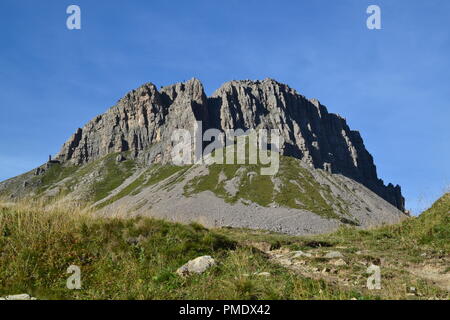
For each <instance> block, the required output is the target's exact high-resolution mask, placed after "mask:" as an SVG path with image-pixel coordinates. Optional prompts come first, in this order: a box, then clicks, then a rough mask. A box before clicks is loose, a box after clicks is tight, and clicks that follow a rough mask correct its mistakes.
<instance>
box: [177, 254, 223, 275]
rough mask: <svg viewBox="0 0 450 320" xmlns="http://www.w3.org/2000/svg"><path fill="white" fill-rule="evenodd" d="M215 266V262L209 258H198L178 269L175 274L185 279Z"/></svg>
mask: <svg viewBox="0 0 450 320" xmlns="http://www.w3.org/2000/svg"><path fill="white" fill-rule="evenodd" d="M215 264H216V261H215V260H214V259H213V258H212V257H210V256H203V257H198V258H196V259H194V260H191V261H189V262H188V263H186V264H185V265H183V266H182V267H180V268H179V269H178V270H177V274H178V275H180V276H182V277H187V276H190V275H193V274H201V273H203V272H205V271H206V270H207V269H209V268H210V267H212V266H214V265H215Z"/></svg>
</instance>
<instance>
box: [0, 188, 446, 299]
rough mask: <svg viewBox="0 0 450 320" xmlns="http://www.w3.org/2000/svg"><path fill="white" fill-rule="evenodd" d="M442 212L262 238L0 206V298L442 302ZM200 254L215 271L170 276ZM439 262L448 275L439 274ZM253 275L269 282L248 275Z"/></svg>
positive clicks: (72, 210) (74, 211)
mask: <svg viewBox="0 0 450 320" xmlns="http://www.w3.org/2000/svg"><path fill="white" fill-rule="evenodd" d="M449 210H450V194H447V195H445V196H444V197H443V198H442V199H440V200H439V201H438V202H437V203H436V204H435V205H434V206H433V207H432V208H431V209H430V210H428V211H427V212H426V213H424V214H423V215H421V217H419V218H413V219H410V220H408V221H406V222H405V223H403V224H400V225H397V226H391V227H384V228H380V229H376V230H371V231H361V230H357V229H354V228H345V229H342V230H340V231H338V232H336V233H333V234H330V235H322V236H315V237H308V238H305V237H303V238H300V237H291V236H286V235H278V234H272V233H268V232H263V231H251V230H236V229H216V230H207V229H205V228H203V227H201V226H199V225H196V224H192V225H180V224H174V223H168V222H163V221H158V220H153V219H147V218H137V219H121V218H111V219H104V218H98V217H93V216H92V215H91V214H90V213H89V212H86V211H84V210H82V209H81V208H76V207H69V208H67V207H53V208H51V209H49V208H48V207H47V208H44V207H42V206H39V205H37V204H35V203H33V204H31V203H29V204H26V203H21V204H15V205H6V204H1V202H0V296H3V295H10V294H18V293H28V294H30V295H32V296H35V297H37V298H38V299H449V293H448V291H446V290H445V284H446V283H445V279H447V278H448V277H447V275H448V273H449V272H450V270H449V268H448V266H449V264H448V262H449V261H450V260H449V254H450V241H449V240H450V212H449ZM261 243H263V244H264V245H266V246H270V247H271V250H272V251H271V253H270V254H268V253H267V252H263V251H260V250H257V249H255V247H258V246H260V245H261ZM296 250H302V251H304V252H307V253H310V254H311V257H309V258H299V259H292V261H291V260H290V261H288V263H286V262H283V259H281V258H280V257H287V256H288V255H289V254H291V253H292V252H293V251H296ZM330 250H335V251H339V252H341V253H342V254H343V256H344V258H343V260H344V261H345V265H340V266H334V265H330V263H331V262H330V261H328V260H326V259H324V258H323V255H324V254H325V253H326V252H329V251H330ZM202 255H211V256H212V257H213V258H215V259H216V261H217V262H218V265H217V266H214V267H212V268H211V269H209V270H208V271H207V272H205V273H204V274H201V275H197V276H192V277H189V278H180V277H179V276H177V275H176V273H175V271H176V270H177V269H178V268H179V267H180V266H181V265H183V264H184V263H186V262H187V261H188V260H190V259H193V258H196V257H198V256H202ZM274 257H275V258H274ZM285 260H286V259H285ZM370 264H378V265H380V267H381V268H382V269H381V270H382V289H381V290H368V289H367V288H366V279H367V277H368V275H367V274H366V269H367V266H368V265H370ZM70 265H77V266H79V267H80V268H81V272H82V274H81V280H82V289H81V290H68V289H67V288H66V280H67V278H68V277H69V276H70V275H69V274H67V273H66V272H67V268H68V267H69V266H70ZM445 265H447V269H445V268H444V269H442V266H444V267H445ZM427 270H428V271H427ZM430 270H431V271H430ZM433 270H434V271H433ZM436 270H439V271H436ZM260 272H268V273H270V276H267V277H265V276H259V275H254V274H255V273H260ZM427 272H428V273H427ZM440 276H441V278H442V279H443V281H441V278H440ZM433 277H437V278H433ZM442 284H443V285H444V288H443V286H442Z"/></svg>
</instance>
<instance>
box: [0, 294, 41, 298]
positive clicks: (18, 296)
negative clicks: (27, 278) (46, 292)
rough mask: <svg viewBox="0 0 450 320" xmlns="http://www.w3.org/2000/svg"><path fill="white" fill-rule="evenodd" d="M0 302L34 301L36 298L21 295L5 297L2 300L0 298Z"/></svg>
mask: <svg viewBox="0 0 450 320" xmlns="http://www.w3.org/2000/svg"><path fill="white" fill-rule="evenodd" d="M0 300H36V298H34V297H31V296H30V295H28V294H26V293H23V294H16V295H12V296H6V297H3V298H0Z"/></svg>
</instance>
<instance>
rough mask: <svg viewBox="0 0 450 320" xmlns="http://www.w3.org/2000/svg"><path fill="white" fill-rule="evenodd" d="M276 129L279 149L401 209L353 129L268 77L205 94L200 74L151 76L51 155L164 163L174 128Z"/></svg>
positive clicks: (396, 191) (399, 197) (61, 158)
mask: <svg viewBox="0 0 450 320" xmlns="http://www.w3.org/2000/svg"><path fill="white" fill-rule="evenodd" d="M200 120H201V121H202V122H203V129H204V130H206V129H207V128H217V129H220V130H226V129H244V130H246V129H251V128H253V129H256V128H265V129H279V130H280V132H281V134H282V138H283V144H282V145H281V152H282V154H284V155H287V156H292V157H295V158H298V159H300V160H303V161H304V162H305V163H308V164H309V165H310V166H312V167H314V168H320V169H325V170H327V171H330V172H332V173H339V174H342V175H344V176H347V177H349V178H351V179H353V180H355V181H357V182H359V183H361V184H363V185H364V186H366V187H367V188H369V189H370V190H372V191H373V192H375V193H376V194H378V195H379V196H380V197H381V198H383V199H385V200H386V201H388V202H389V203H391V204H392V205H394V206H395V207H397V208H398V209H400V210H402V211H403V210H404V198H403V197H402V194H401V189H400V187H399V186H395V187H394V186H393V185H392V184H389V185H387V186H386V185H385V184H384V183H383V181H382V180H381V179H379V178H378V176H377V170H376V166H375V164H374V161H373V158H372V156H371V155H370V153H369V152H368V151H367V150H366V148H365V146H364V143H363V140H362V138H361V135H360V133H359V132H358V131H354V130H351V129H350V128H349V127H348V125H347V123H346V120H345V119H344V118H342V117H340V116H339V115H336V114H333V113H329V112H328V111H327V108H326V107H325V106H323V105H322V104H320V102H319V101H317V100H308V99H306V98H305V97H304V96H302V95H300V94H299V93H298V92H297V91H296V90H294V89H292V88H290V87H289V86H287V85H285V84H281V83H278V82H276V81H274V80H272V79H265V80H263V81H249V80H245V81H231V82H228V83H225V84H224V85H223V86H222V87H220V88H219V89H218V90H217V91H216V92H214V94H213V95H212V96H211V97H207V96H206V94H205V92H204V89H203V86H202V84H201V82H200V81H199V80H197V79H192V80H189V81H187V82H185V83H178V84H175V85H171V86H167V87H163V88H161V89H160V90H158V89H157V88H156V86H155V85H153V84H151V83H149V84H145V85H143V86H141V87H140V88H138V89H136V90H133V91H131V92H129V93H128V94H127V95H126V96H125V97H124V98H122V99H121V100H120V101H119V102H118V103H117V105H115V106H113V107H112V108H110V109H109V110H108V111H107V112H106V113H104V114H102V115H99V116H97V117H96V118H95V119H93V120H91V121H90V122H88V123H87V124H86V125H85V126H84V127H83V128H80V129H78V130H77V131H76V132H75V134H74V135H73V136H72V137H71V138H70V139H69V140H68V141H67V142H66V143H65V144H64V146H63V147H62V149H61V151H60V152H59V154H58V155H57V157H56V159H57V160H59V161H61V162H63V163H64V162H71V163H73V164H85V163H89V162H91V161H94V160H97V159H99V158H101V157H103V156H105V155H107V154H110V153H114V152H125V151H130V152H131V154H132V156H133V157H134V158H136V159H141V160H143V161H145V162H146V163H155V162H158V163H167V162H169V161H170V158H171V155H170V151H171V148H172V142H171V139H170V138H171V134H172V132H173V130H174V129H177V128H185V129H188V130H192V128H193V126H194V123H195V121H200Z"/></svg>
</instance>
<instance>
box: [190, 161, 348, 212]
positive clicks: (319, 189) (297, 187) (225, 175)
mask: <svg viewBox="0 0 450 320" xmlns="http://www.w3.org/2000/svg"><path fill="white" fill-rule="evenodd" d="M262 167H263V166H262V165H260V164H258V165H250V164H246V165H236V164H234V165H221V164H213V165H210V166H208V169H209V174H207V175H204V176H199V177H196V178H194V179H193V180H191V181H190V182H189V183H188V184H187V185H186V187H185V195H186V196H190V195H193V194H197V193H200V192H203V191H212V192H214V193H215V194H216V195H217V196H219V197H221V198H223V199H224V200H225V201H226V202H229V203H236V202H237V201H238V200H248V201H252V202H255V203H257V204H259V205H261V206H264V207H267V206H269V205H271V204H276V205H279V206H283V207H288V208H296V209H304V210H308V211H311V212H314V213H316V214H318V215H320V216H323V217H327V218H339V215H337V214H336V213H335V209H334V208H333V207H332V206H331V203H334V204H335V205H336V206H337V208H338V209H339V208H340V211H341V213H342V214H346V210H345V209H344V208H343V207H344V205H345V203H344V201H343V200H341V199H336V198H335V197H334V196H333V194H332V193H331V190H330V189H329V187H328V186H324V185H321V184H319V183H318V182H317V181H316V180H315V179H314V177H313V176H312V175H311V173H310V172H308V170H307V169H305V168H303V167H302V166H301V165H300V163H299V161H298V160H296V159H294V158H290V157H284V156H280V168H279V171H278V173H277V174H276V175H275V176H269V175H261V174H260V172H261V168H262ZM277 181H278V182H279V186H278V187H277V186H276V185H275V183H276V182H277ZM226 184H231V185H234V188H235V191H236V192H235V193H234V194H230V192H228V191H227V188H226Z"/></svg>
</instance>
